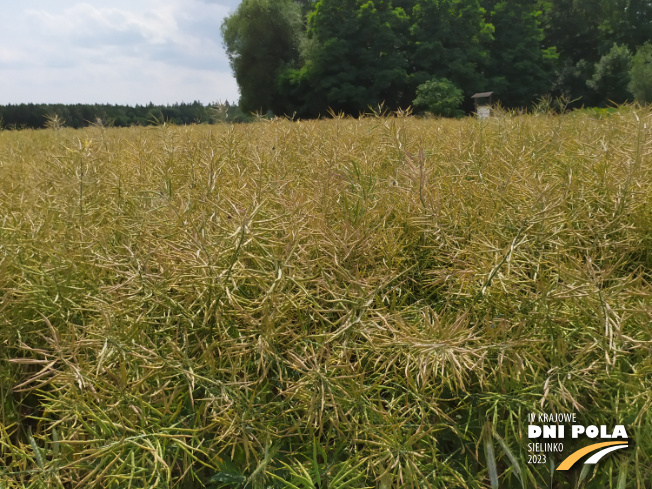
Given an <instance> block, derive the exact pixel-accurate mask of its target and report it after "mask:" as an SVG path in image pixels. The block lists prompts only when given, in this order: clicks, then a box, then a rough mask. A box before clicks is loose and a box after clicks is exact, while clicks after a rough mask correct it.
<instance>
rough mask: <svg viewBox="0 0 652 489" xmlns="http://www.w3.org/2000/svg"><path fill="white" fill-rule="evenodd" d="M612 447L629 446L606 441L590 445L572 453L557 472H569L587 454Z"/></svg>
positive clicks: (624, 443) (621, 442) (620, 442)
mask: <svg viewBox="0 0 652 489" xmlns="http://www.w3.org/2000/svg"><path fill="white" fill-rule="evenodd" d="M611 445H627V442H626V441H605V442H602V443H594V444H593V445H589V446H588V447H584V448H580V449H579V450H578V451H576V452H573V453H571V454H570V455H569V456H568V457H566V459H565V460H564V461H563V462H562V463H561V464H559V467H557V470H568V469H570V468H571V467H572V466H573V465H574V464H575V462H577V461H578V460H579V459H581V458H582V457H583V456H584V455H586V454H587V453H591V452H593V451H595V450H597V449H598V448H602V447H609V446H611Z"/></svg>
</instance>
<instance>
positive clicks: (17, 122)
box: [0, 101, 251, 129]
mask: <svg viewBox="0 0 652 489" xmlns="http://www.w3.org/2000/svg"><path fill="white" fill-rule="evenodd" d="M250 118H251V117H250V116H249V115H248V114H244V113H242V112H241V111H240V110H239V108H238V106H237V105H232V104H230V103H229V102H228V101H227V102H224V103H216V104H211V105H203V104H201V103H200V102H193V103H190V104H186V103H181V104H174V105H154V104H148V105H136V106H135V107H130V106H127V105H110V104H74V105H64V104H16V105H4V106H0V129H3V128H4V129H23V128H43V127H51V128H57V127H62V126H66V127H74V128H79V127H86V126H89V125H92V124H94V125H99V126H116V127H129V126H149V125H160V124H164V123H173V124H200V123H212V122H219V121H229V122H244V121H248V120H249V119H250Z"/></svg>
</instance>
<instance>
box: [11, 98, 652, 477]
mask: <svg viewBox="0 0 652 489" xmlns="http://www.w3.org/2000/svg"><path fill="white" fill-rule="evenodd" d="M651 127H652V112H650V110H649V109H637V108H631V107H626V108H622V109H620V110H618V111H617V112H615V113H613V114H611V115H610V116H609V117H605V118H600V119H598V118H596V117H594V116H593V115H592V114H589V113H571V114H568V115H565V116H553V115H545V114H540V115H518V116H509V115H506V114H499V116H498V117H495V118H492V119H490V120H487V121H484V122H482V121H478V120H475V119H471V118H467V119H463V120H435V119H416V118H411V117H396V118H392V117H370V118H364V119H347V118H334V119H331V120H322V121H311V122H304V121H302V122H291V121H287V120H274V121H268V122H257V123H254V124H249V125H235V126H234V125H226V124H224V125H215V126H193V127H174V126H161V127H154V128H131V129H111V128H109V129H106V128H101V127H90V128H88V129H85V130H71V129H65V128H63V129H57V130H54V129H50V130H41V131H30V130H25V131H11V132H8V131H5V132H0V488H2V489H10V488H11V489H13V488H22V487H30V488H37V487H53V488H74V487H80V488H81V487H108V488H140V487H179V488H191V487H192V488H194V487H209V488H218V487H230V488H244V487H250V488H263V487H265V488H266V487H300V488H308V487H310V488H314V487H320V488H322V489H323V488H326V487H328V488H331V489H335V488H344V487H351V488H361V487H378V488H383V489H385V488H393V487H396V488H398V487H402V488H406V487H407V488H416V487H431V488H442V489H443V488H484V487H491V484H492V482H491V481H492V480H494V482H493V484H494V485H495V479H496V478H497V480H498V483H499V487H501V488H502V487H505V488H512V487H514V488H520V487H528V488H549V487H559V488H565V487H569V488H576V487H577V488H579V487H601V488H602V487H610V488H618V489H623V488H628V489H629V488H636V489H643V488H646V487H649V484H650V480H652V436H650V433H652V415H651V414H650V413H651V411H652V389H651V386H652V355H651V354H650V353H651V348H652V334H651V333H652V301H651V299H652V287H651V285H650V281H651V279H652V274H651V272H650V270H651V269H652V157H651V155H652V137H651V131H650V128H651ZM530 412H548V413H549V412H577V413H578V419H579V420H580V421H581V422H582V423H584V424H607V425H614V424H624V425H626V427H627V430H628V433H629V435H630V437H631V438H632V439H633V442H634V443H633V445H634V447H633V448H630V449H628V450H624V451H619V452H617V453H615V454H614V455H611V456H609V457H607V458H605V459H604V460H603V461H601V462H600V463H599V464H598V465H596V466H595V471H594V470H593V469H591V470H590V471H589V472H586V470H585V471H584V472H582V473H580V472H579V471H573V472H571V473H561V472H559V473H553V474H551V466H550V465H529V464H528V463H527V459H528V457H527V455H528V453H527V442H528V439H527V432H526V430H527V419H526V414H527V413H530ZM580 446H581V443H580V444H578V443H575V444H574V445H573V443H572V442H570V441H569V442H568V449H567V450H566V451H565V453H566V454H568V453H570V451H571V450H572V449H577V448H579V447H580ZM560 462H561V457H560V458H559V459H555V460H554V463H555V464H559V463H560ZM586 467H589V466H586ZM623 474H625V475H623ZM551 480H552V482H551Z"/></svg>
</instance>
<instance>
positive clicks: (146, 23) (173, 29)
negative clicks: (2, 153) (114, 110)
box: [0, 0, 240, 105]
mask: <svg viewBox="0 0 652 489" xmlns="http://www.w3.org/2000/svg"><path fill="white" fill-rule="evenodd" d="M239 3H240V1H239V0H112V1H97V0H85V1H82V0H56V1H55V0H20V1H0V5H2V11H1V12H0V105H4V104H17V103H22V102H24V103H29V102H33V103H111V104H129V105H135V104H141V105H144V104H147V103H149V102H153V103H155V104H172V103H175V102H193V101H194V100H199V101H201V102H203V103H205V104H207V103H210V102H215V101H218V100H220V101H225V100H229V101H230V102H237V100H238V87H237V85H236V83H235V80H234V79H233V76H232V74H231V69H230V67H229V63H228V60H227V58H226V54H225V52H224V48H223V47H222V38H221V36H220V25H221V24H222V19H223V18H224V17H225V16H226V15H228V14H229V13H231V12H233V11H234V10H235V9H236V8H237V5H238V4H239Z"/></svg>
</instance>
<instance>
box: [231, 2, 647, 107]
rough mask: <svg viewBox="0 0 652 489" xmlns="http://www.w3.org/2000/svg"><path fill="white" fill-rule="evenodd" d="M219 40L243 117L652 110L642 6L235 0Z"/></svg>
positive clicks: (645, 24) (592, 3)
mask: <svg viewBox="0 0 652 489" xmlns="http://www.w3.org/2000/svg"><path fill="white" fill-rule="evenodd" d="M222 35H223V39H224V45H225V47H226V50H227V54H228V56H229V59H230V62H231V66H232V68H233V71H234V74H235V78H236V80H237V82H238V85H239V87H240V93H241V99H240V106H241V107H242V109H243V110H245V111H253V112H267V111H272V112H273V113H275V114H279V115H280V114H286V115H292V114H296V115H298V116H300V117H314V116H318V115H320V114H325V113H326V112H328V111H329V110H333V111H336V112H340V111H342V112H345V113H349V114H354V115H356V114H358V113H360V112H363V111H366V110H368V108H369V107H370V106H371V107H375V106H378V104H381V103H384V106H385V107H386V108H388V109H398V108H406V107H408V106H413V107H415V108H416V109H418V110H421V111H431V112H435V113H439V114H443V115H456V114H459V113H461V111H463V110H466V111H468V110H470V109H471V108H472V104H471V102H470V99H469V96H470V95H472V94H473V93H475V92H483V91H493V92H494V93H495V99H496V100H498V101H500V103H501V104H502V105H503V106H506V107H527V106H529V105H531V104H532V103H533V102H535V101H537V100H538V99H540V98H541V97H543V96H551V97H554V98H556V97H564V98H565V99H566V100H569V101H573V104H574V105H586V106H606V105H609V104H611V103H623V102H626V101H634V100H638V101H640V102H643V103H647V102H651V101H652V45H651V44H650V43H649V41H650V40H652V1H650V0H538V1H537V0H319V1H312V0H243V1H242V3H241V4H240V6H239V7H238V9H237V10H236V11H235V12H234V13H233V14H232V15H231V16H229V17H227V18H226V19H225V21H224V23H223V24H222Z"/></svg>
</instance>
